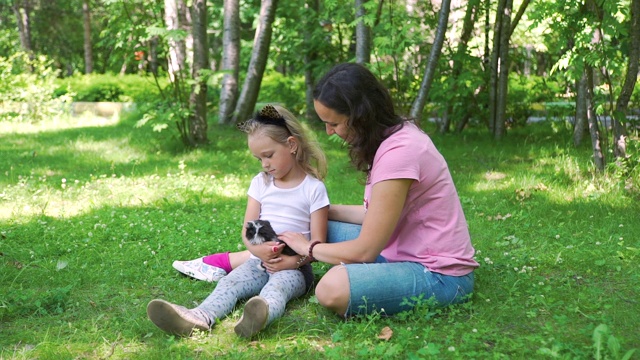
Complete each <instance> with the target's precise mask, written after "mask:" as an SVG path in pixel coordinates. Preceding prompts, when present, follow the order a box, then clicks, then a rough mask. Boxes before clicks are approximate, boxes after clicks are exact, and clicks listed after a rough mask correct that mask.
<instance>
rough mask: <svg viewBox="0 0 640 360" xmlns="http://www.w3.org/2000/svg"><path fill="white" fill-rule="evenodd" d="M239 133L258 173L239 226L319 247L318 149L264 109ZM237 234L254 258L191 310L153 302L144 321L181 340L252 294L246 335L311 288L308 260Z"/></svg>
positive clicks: (323, 222) (282, 115)
mask: <svg viewBox="0 0 640 360" xmlns="http://www.w3.org/2000/svg"><path fill="white" fill-rule="evenodd" d="M240 128H241V130H243V131H244V132H246V133H247V135H248V146H249V149H250V151H251V153H252V154H253V156H255V157H256V159H258V161H260V163H261V165H262V168H263V171H262V172H261V173H260V174H258V175H257V176H255V177H254V178H253V180H252V181H251V185H250V187H249V191H248V195H249V196H248V200H247V208H246V212H245V217H244V220H245V221H244V223H245V224H246V223H247V222H248V221H251V220H256V219H261V220H268V221H270V222H271V225H272V226H273V228H274V230H275V231H276V233H282V232H284V231H289V232H294V233H298V234H301V236H304V237H305V238H306V239H307V241H309V240H311V241H313V242H315V241H319V242H324V241H325V238H326V235H327V218H328V212H329V198H328V196H327V191H326V188H325V186H324V184H323V183H322V181H321V179H322V178H323V177H324V175H325V174H326V160H325V157H324V153H323V152H322V150H321V149H320V147H319V146H318V145H317V143H315V142H312V141H310V140H308V138H307V136H306V133H305V132H304V130H303V128H302V126H301V125H300V123H299V122H298V121H297V120H296V119H295V117H294V116H293V115H292V114H291V113H289V112H288V111H287V110H285V109H283V108H281V107H274V106H271V105H267V106H265V107H264V109H262V110H261V111H260V112H259V113H258V114H256V116H255V117H254V118H253V119H251V120H249V121H247V122H246V123H244V124H242V125H241V126H240ZM245 232H246V229H245V228H244V227H243V230H242V240H243V242H244V243H245V246H246V247H247V249H248V250H249V252H250V253H251V254H253V255H254V256H252V257H250V258H249V259H247V260H245V261H244V262H243V263H242V264H241V265H239V266H238V267H237V268H236V269H235V270H233V271H231V272H230V273H229V274H228V275H227V276H225V277H223V278H222V279H221V280H220V281H219V283H218V285H217V286H216V288H215V289H214V290H213V292H212V293H211V294H210V295H209V296H208V297H207V298H206V299H205V300H204V301H203V302H202V303H201V304H200V305H199V306H198V307H196V308H194V309H187V308H185V307H183V306H180V305H176V304H172V303H170V302H167V301H164V300H159V299H156V300H152V301H151V302H149V305H148V306H147V315H148V316H149V319H150V320H151V321H152V322H153V323H154V324H156V325H157V326H158V327H159V328H160V329H162V330H164V331H166V332H168V333H171V334H175V335H178V336H189V335H190V334H191V333H192V331H193V329H199V330H209V329H211V327H212V326H213V325H214V324H215V321H216V319H220V318H222V317H223V316H225V315H227V314H229V313H230V312H231V310H232V309H233V307H234V306H235V304H236V302H237V300H238V299H244V298H248V297H250V296H254V295H258V294H259V296H254V297H252V298H251V299H250V300H249V301H247V303H246V304H245V307H244V312H243V315H242V317H241V319H240V321H239V322H238V323H237V324H236V325H235V332H236V334H238V335H239V336H242V337H251V336H253V335H255V334H256V333H258V332H259V331H261V330H262V329H263V328H264V327H265V326H267V325H268V324H270V323H271V322H272V321H273V320H275V319H277V318H279V317H280V316H282V315H283V313H284V310H285V305H286V303H287V302H288V301H289V300H291V299H294V298H296V297H299V296H301V295H303V294H304V293H305V292H306V291H307V290H308V289H309V288H310V287H311V286H312V283H313V272H312V269H311V264H310V262H311V259H309V258H308V257H307V256H300V255H295V256H286V255H284V254H281V252H282V248H283V245H280V246H277V243H275V242H267V243H265V244H262V245H252V244H250V243H249V242H248V240H247V239H246V236H245ZM302 234H307V235H302ZM274 259H275V260H274ZM260 263H263V266H264V268H265V269H266V271H265V270H261V267H260V266H259V265H260Z"/></svg>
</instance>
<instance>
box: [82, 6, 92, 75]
mask: <svg viewBox="0 0 640 360" xmlns="http://www.w3.org/2000/svg"><path fill="white" fill-rule="evenodd" d="M82 19H83V24H84V72H85V74H91V73H92V72H93V49H92V46H91V9H90V7H89V0H82Z"/></svg>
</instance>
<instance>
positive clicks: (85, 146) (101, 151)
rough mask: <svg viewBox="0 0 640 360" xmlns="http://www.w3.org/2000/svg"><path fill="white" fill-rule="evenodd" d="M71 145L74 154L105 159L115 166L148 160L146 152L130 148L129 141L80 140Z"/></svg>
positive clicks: (67, 149)
mask: <svg viewBox="0 0 640 360" xmlns="http://www.w3.org/2000/svg"><path fill="white" fill-rule="evenodd" d="M70 145H71V146H70V148H71V151H72V152H76V153H79V154H82V155H83V156H87V157H94V158H97V159H104V160H105V161H107V162H109V163H114V164H128V163H130V162H131V161H134V160H135V161H142V160H145V159H146V154H145V153H144V152H140V151H136V150H135V149H134V148H132V147H130V146H129V139H109V140H103V141H97V140H94V139H91V138H78V139H77V140H75V141H73V142H72V143H71V144H70ZM65 151H69V148H66V149H65Z"/></svg>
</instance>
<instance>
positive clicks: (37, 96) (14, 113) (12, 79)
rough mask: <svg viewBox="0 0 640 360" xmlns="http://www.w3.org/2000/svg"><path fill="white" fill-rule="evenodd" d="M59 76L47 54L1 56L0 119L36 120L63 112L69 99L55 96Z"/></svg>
mask: <svg viewBox="0 0 640 360" xmlns="http://www.w3.org/2000/svg"><path fill="white" fill-rule="evenodd" d="M56 75H57V71H56V70H54V69H53V68H52V67H51V61H50V60H48V59H46V58H45V57H44V56H39V57H37V58H34V59H30V58H29V56H28V55H27V54H25V53H15V54H13V55H11V56H10V57H8V58H4V57H0V97H1V98H2V101H1V102H0V105H1V107H0V121H2V120H13V121H19V122H34V121H40V120H42V119H44V118H47V117H51V116H54V115H57V114H60V113H62V112H64V109H65V108H64V104H65V103H67V102H68V101H69V98H68V97H63V98H60V99H58V100H56V101H54V99H53V97H54V89H55V84H54V80H55V78H56Z"/></svg>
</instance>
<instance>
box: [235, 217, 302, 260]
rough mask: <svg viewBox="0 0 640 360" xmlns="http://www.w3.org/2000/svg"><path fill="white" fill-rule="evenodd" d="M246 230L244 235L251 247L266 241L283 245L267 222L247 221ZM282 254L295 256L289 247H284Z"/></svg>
mask: <svg viewBox="0 0 640 360" xmlns="http://www.w3.org/2000/svg"><path fill="white" fill-rule="evenodd" d="M246 229H247V231H246V232H245V235H246V237H247V240H249V242H250V243H251V244H253V245H260V244H262V243H264V242H267V241H277V242H279V243H283V244H284V241H281V240H278V235H277V234H276V232H275V231H274V230H273V228H272V227H271V223H270V222H269V221H267V220H253V221H248V222H247V225H246ZM282 253H283V254H285V255H289V256H292V255H297V254H296V252H295V251H293V249H291V248H290V247H289V246H285V248H284V249H283V250H282Z"/></svg>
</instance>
